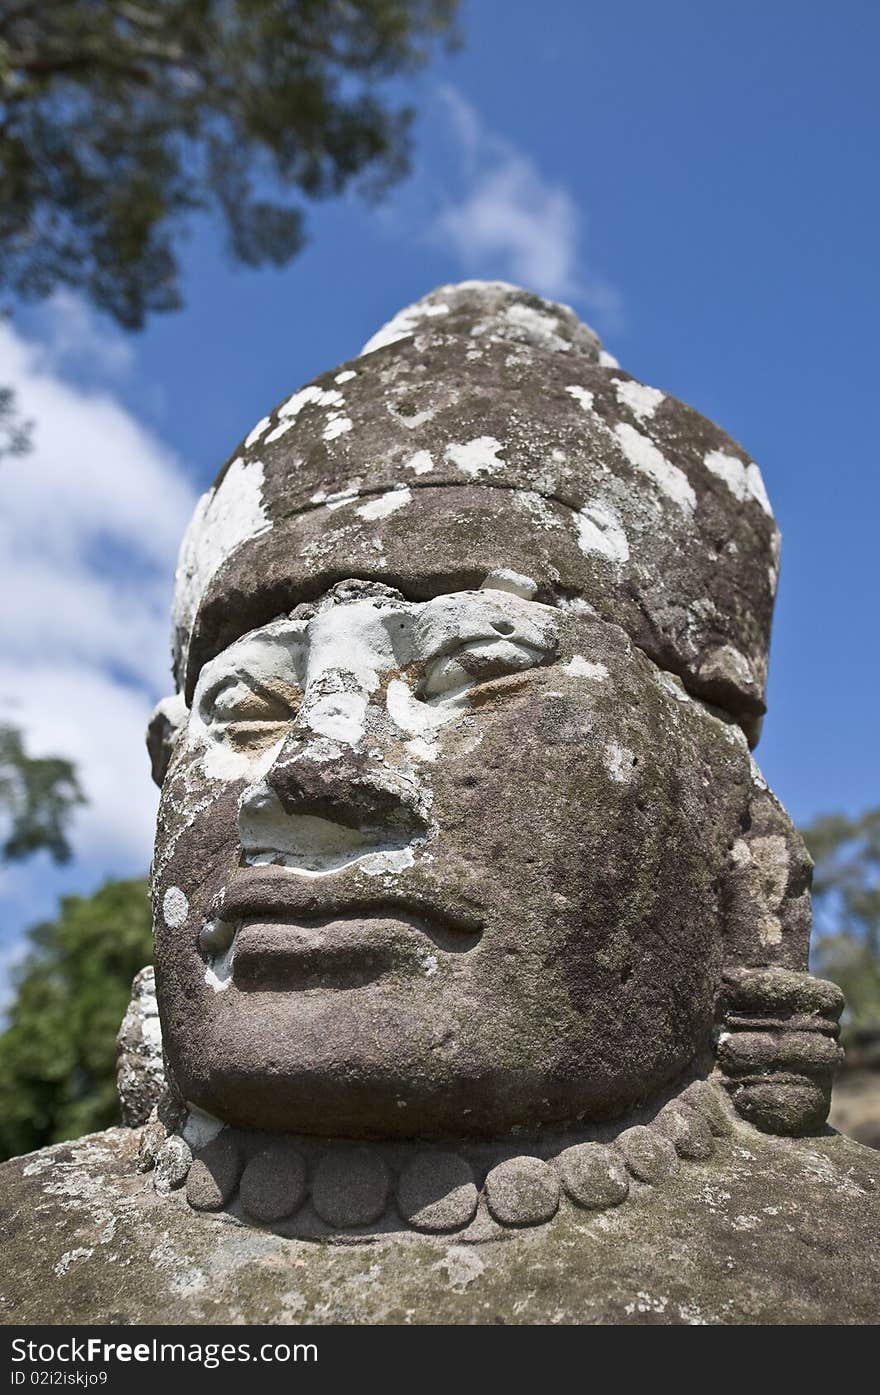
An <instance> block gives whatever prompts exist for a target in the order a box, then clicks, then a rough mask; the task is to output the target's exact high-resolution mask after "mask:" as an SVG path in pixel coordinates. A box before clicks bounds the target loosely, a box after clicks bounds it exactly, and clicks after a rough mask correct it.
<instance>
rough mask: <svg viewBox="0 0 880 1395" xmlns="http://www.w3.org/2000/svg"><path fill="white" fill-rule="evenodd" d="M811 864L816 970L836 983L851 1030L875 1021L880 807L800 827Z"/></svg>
mask: <svg viewBox="0 0 880 1395" xmlns="http://www.w3.org/2000/svg"><path fill="white" fill-rule="evenodd" d="M802 832H803V835H804V838H805V840H806V843H807V847H808V848H809V850H810V853H811V855H812V857H813V858H814V860H815V863H816V868H815V872H814V875H813V907H814V916H815V925H816V932H817V934H816V942H815V948H814V959H815V968H816V971H817V973H819V974H821V975H822V976H823V977H825V978H830V979H833V980H834V982H835V983H838V984H840V987H841V988H842V989H843V991H844V993H845V994H846V1001H847V1014H846V1020H847V1022H848V1023H849V1024H850V1025H851V1026H855V1027H858V1026H863V1025H867V1024H868V1023H875V1024H876V1023H880V808H878V809H869V810H868V811H867V813H865V814H862V815H861V816H860V817H858V818H853V819H851V818H848V817H846V815H844V814H823V815H820V817H819V818H817V819H815V820H814V821H813V823H812V824H810V826H809V827H808V828H805V829H802Z"/></svg>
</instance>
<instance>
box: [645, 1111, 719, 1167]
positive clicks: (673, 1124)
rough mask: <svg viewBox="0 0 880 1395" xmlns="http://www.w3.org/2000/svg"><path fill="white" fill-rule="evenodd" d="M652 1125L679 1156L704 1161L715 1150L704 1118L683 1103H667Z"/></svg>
mask: <svg viewBox="0 0 880 1395" xmlns="http://www.w3.org/2000/svg"><path fill="white" fill-rule="evenodd" d="M653 1127H654V1128H655V1129H657V1130H659V1132H660V1133H662V1134H664V1135H665V1136H666V1138H668V1139H669V1140H670V1141H671V1142H672V1143H673V1144H674V1145H675V1151H676V1153H677V1154H678V1156H679V1157H680V1158H690V1159H691V1160H692V1161H694V1162H704V1161H705V1160H706V1158H711V1156H712V1154H713V1153H714V1151H715V1142H714V1140H713V1138H712V1133H711V1130H710V1129H709V1125H708V1123H707V1122H706V1120H705V1119H704V1118H703V1116H702V1115H701V1114H698V1113H697V1111H696V1110H695V1109H690V1108H688V1106H687V1105H685V1104H675V1105H669V1106H667V1108H666V1109H662V1110H661V1111H660V1113H659V1114H658V1115H657V1118H656V1119H655V1120H654V1124H653Z"/></svg>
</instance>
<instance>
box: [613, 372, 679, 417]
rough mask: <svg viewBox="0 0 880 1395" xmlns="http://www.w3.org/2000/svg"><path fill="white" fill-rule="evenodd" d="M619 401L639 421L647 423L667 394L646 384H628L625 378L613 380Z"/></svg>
mask: <svg viewBox="0 0 880 1395" xmlns="http://www.w3.org/2000/svg"><path fill="white" fill-rule="evenodd" d="M611 381H612V383H613V384H614V390H615V392H616V393H617V400H618V402H619V403H620V404H621V406H623V407H628V408H629V410H630V411H631V412H632V414H633V416H635V417H638V419H639V421H646V420H647V419H648V418H649V417H652V416H653V415H654V413H655V412H656V410H657V408H658V407H659V406H660V403H661V402H662V401H664V399H665V397H666V394H665V392H661V391H660V390H659V388H652V387H647V386H646V384H645V383H637V382H627V380H626V379H625V378H612V379H611Z"/></svg>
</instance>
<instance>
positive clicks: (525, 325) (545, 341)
mask: <svg viewBox="0 0 880 1395" xmlns="http://www.w3.org/2000/svg"><path fill="white" fill-rule="evenodd" d="M504 318H505V319H506V320H507V322H508V324H511V325H513V326H514V327H515V328H516V329H521V330H523V331H524V333H526V334H527V335H528V337H529V339H530V340H532V341H533V342H535V343H537V344H540V345H541V347H542V348H546V349H554V350H555V351H556V352H557V353H563V354H567V353H570V352H571V344H570V343H569V341H568V340H567V339H564V338H563V337H562V335H561V334H560V333H559V320H558V318H557V316H556V315H551V314H548V313H547V311H546V310H536V309H535V307H534V306H532V305H522V304H514V305H508V306H507V307H506V308H505V310H504Z"/></svg>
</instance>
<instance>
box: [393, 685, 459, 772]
mask: <svg viewBox="0 0 880 1395" xmlns="http://www.w3.org/2000/svg"><path fill="white" fill-rule="evenodd" d="M466 701H467V699H466V697H465V695H464V694H461V693H453V694H450V695H449V696H448V697H444V698H443V699H442V700H441V701H439V702H436V703H428V702H420V701H419V699H418V698H416V697H415V695H414V694H413V692H412V690H411V689H410V688H409V687H408V685H407V684H406V683H404V681H403V679H401V678H392V680H391V682H390V683H389V684H388V692H387V693H386V696H385V702H386V706H387V709H388V715H389V717H390V718H391V720H392V722H393V723H394V725H395V726H396V727H398V728H399V729H400V730H401V731H402V732H405V733H406V734H407V735H408V736H410V737H411V738H412V739H411V740H410V741H408V742H407V750H408V751H409V752H410V754H411V755H413V756H415V757H416V759H417V760H423V761H431V762H433V761H435V760H436V759H437V755H438V747H437V735H438V733H439V732H440V731H441V730H442V728H443V727H445V726H448V725H449V723H450V722H454V721H456V720H457V719H458V717H459V716H460V715H461V711H462V707H463V706H464V705H465V703H466Z"/></svg>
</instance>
